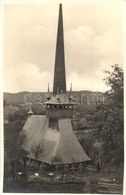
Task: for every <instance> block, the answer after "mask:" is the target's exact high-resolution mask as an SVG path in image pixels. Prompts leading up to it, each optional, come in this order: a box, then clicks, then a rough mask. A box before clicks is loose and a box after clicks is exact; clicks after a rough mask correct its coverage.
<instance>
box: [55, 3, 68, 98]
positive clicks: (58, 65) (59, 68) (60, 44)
mask: <svg viewBox="0 0 126 195" xmlns="http://www.w3.org/2000/svg"><path fill="white" fill-rule="evenodd" d="M57 89H58V91H59V93H60V92H61V90H62V91H63V93H65V92H66V74H65V56H64V35H63V15H62V4H60V5H59V21H58V31H57V43H56V56H55V70H54V83H53V94H54V95H56V94H57Z"/></svg>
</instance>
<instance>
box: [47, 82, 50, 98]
mask: <svg viewBox="0 0 126 195" xmlns="http://www.w3.org/2000/svg"><path fill="white" fill-rule="evenodd" d="M50 98H51V97H50V90H49V83H48V94H47V100H50Z"/></svg>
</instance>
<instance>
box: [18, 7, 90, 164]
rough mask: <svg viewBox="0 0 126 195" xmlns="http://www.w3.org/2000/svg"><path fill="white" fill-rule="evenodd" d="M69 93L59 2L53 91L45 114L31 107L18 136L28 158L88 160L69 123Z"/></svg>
mask: <svg viewBox="0 0 126 195" xmlns="http://www.w3.org/2000/svg"><path fill="white" fill-rule="evenodd" d="M73 106H74V102H73V101H72V95H71V93H69V95H67V94H66V75H65V56H64V35H63V16H62V5H61V4H60V5H59V21H58V32H57V43H56V56H55V69H54V84H53V94H52V95H50V93H49V90H48V97H47V102H46V115H34V114H33V112H32V109H31V108H30V110H29V112H28V118H27V120H26V123H25V125H24V127H23V129H22V131H21V134H20V136H19V139H20V138H21V137H24V140H23V142H22V145H21V147H22V149H23V150H24V151H26V152H27V155H26V156H24V157H26V158H27V159H32V160H37V161H38V162H40V163H41V162H42V163H46V164H49V165H64V164H73V163H80V162H84V161H88V160H90V158H89V157H88V156H87V154H86V153H85V151H84V149H83V148H82V146H81V145H80V143H79V141H78V140H77V138H76V136H75V134H74V132H73V129H72V125H71V118H72V116H73Z"/></svg>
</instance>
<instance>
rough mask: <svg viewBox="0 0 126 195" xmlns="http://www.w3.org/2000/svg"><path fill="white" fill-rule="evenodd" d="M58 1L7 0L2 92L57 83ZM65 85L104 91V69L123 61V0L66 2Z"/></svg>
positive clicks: (79, 88) (4, 18)
mask: <svg viewBox="0 0 126 195" xmlns="http://www.w3.org/2000/svg"><path fill="white" fill-rule="evenodd" d="M58 11H59V5H58V3H52V4H49V3H48V4H37V3H36V4H35V3H34V4H5V5H4V8H3V46H4V55H3V60H4V91H5V92H12V93H16V92H20V91H34V92H40V91H41V92H43V91H47V86H48V83H50V90H52V88H53V74H54V63H55V49H56V36H57V25H58ZM63 23H64V46H65V65H66V81H67V90H69V88H70V83H72V84H73V90H77V91H78V90H92V91H96V90H97V91H101V92H104V91H106V90H107V87H106V85H105V83H104V81H103V78H105V77H106V75H105V73H104V71H103V70H111V65H113V64H119V65H120V66H123V59H124V57H123V54H124V48H123V45H124V43H123V42H124V40H123V6H122V4H121V3H120V4H119V3H114V4H110V3H102V4H100V3H81V4H76V3H74V4H72V3H64V4H63Z"/></svg>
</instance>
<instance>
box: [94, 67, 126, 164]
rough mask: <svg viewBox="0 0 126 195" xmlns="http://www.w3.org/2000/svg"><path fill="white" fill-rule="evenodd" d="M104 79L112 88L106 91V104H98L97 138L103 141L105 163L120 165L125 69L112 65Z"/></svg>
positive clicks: (122, 155)
mask: <svg viewBox="0 0 126 195" xmlns="http://www.w3.org/2000/svg"><path fill="white" fill-rule="evenodd" d="M112 69H113V71H112V72H110V71H105V73H107V77H106V78H105V79H104V80H105V83H106V84H107V86H109V87H110V89H109V90H108V91H107V92H106V93H105V97H106V101H105V104H101V105H99V106H97V112H96V117H95V124H96V130H95V131H94V132H93V135H94V137H95V139H97V140H98V141H99V142H102V143H103V144H102V151H103V154H102V155H103V159H104V162H105V163H109V164H111V163H113V164H115V165H117V166H119V164H120V163H123V158H124V116H123V115H124V114H123V70H122V68H121V67H119V65H117V64H115V65H112Z"/></svg>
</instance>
